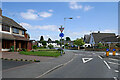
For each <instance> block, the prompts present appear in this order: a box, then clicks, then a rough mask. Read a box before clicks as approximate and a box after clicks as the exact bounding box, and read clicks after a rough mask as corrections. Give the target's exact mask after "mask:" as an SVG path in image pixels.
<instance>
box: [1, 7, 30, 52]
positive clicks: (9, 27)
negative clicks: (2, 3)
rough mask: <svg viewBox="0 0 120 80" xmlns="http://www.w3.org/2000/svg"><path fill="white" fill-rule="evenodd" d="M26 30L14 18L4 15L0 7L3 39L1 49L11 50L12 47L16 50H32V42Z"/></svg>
mask: <svg viewBox="0 0 120 80" xmlns="http://www.w3.org/2000/svg"><path fill="white" fill-rule="evenodd" d="M26 31H27V30H26V29H25V28H23V27H22V26H21V25H19V24H18V23H17V22H15V21H14V20H13V19H11V18H8V17H6V16H3V15H2V10H1V9H0V35H1V37H0V38H1V40H2V41H0V44H1V48H0V51H9V50H10V49H11V47H13V49H14V51H16V50H17V49H22V48H25V49H28V50H31V49H32V44H31V41H30V40H29V38H30V37H29V35H28V34H27V33H26Z"/></svg>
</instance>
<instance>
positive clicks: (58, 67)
mask: <svg viewBox="0 0 120 80" xmlns="http://www.w3.org/2000/svg"><path fill="white" fill-rule="evenodd" d="M61 66H63V64H60V65H58V66H56V67H54V68H52V69H50V70H48V71H47V72H45V73H43V74H42V75H40V76H38V77H36V78H40V77H42V76H44V75H46V74H48V73H50V72H51V71H53V70H55V69H57V68H59V67H61Z"/></svg>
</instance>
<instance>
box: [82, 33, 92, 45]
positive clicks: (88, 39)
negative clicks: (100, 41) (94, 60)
mask: <svg viewBox="0 0 120 80" xmlns="http://www.w3.org/2000/svg"><path fill="white" fill-rule="evenodd" d="M83 40H84V42H85V44H84V45H83V47H91V44H90V43H89V42H90V35H84V39H83Z"/></svg>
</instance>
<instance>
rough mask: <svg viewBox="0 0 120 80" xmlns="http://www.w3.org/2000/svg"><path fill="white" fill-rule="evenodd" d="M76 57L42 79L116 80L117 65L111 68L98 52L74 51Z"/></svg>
mask: <svg viewBox="0 0 120 80" xmlns="http://www.w3.org/2000/svg"><path fill="white" fill-rule="evenodd" d="M74 53H75V54H76V56H75V57H74V59H73V61H71V62H70V63H69V64H67V65H65V66H63V67H61V68H59V69H57V70H55V71H53V72H51V73H49V74H47V75H45V76H43V77H42V78H113V79H115V80H117V77H118V74H119V72H115V69H117V67H118V65H114V67H116V68H115V69H114V68H111V66H110V65H109V63H108V62H107V61H106V60H104V59H103V58H102V57H100V56H99V55H103V53H100V52H84V51H83V52H79V51H74Z"/></svg>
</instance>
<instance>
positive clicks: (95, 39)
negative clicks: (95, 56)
mask: <svg viewBox="0 0 120 80" xmlns="http://www.w3.org/2000/svg"><path fill="white" fill-rule="evenodd" d="M98 43H103V44H104V45H105V44H111V43H118V39H117V36H116V35H115V33H100V31H98V33H91V34H90V41H89V44H91V45H92V46H96V45H97V44H98Z"/></svg>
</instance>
